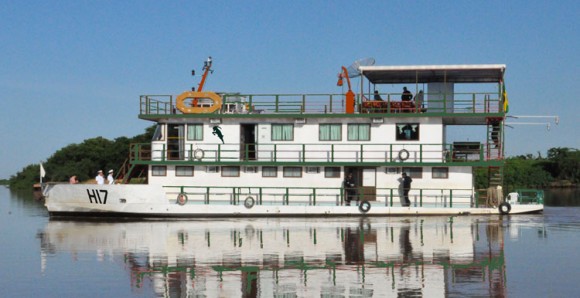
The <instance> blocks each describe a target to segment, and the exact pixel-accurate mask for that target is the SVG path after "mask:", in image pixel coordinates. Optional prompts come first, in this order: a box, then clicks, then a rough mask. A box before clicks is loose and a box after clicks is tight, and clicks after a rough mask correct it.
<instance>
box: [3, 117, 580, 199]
mask: <svg viewBox="0 0 580 298" xmlns="http://www.w3.org/2000/svg"><path fill="white" fill-rule="evenodd" d="M154 131H155V125H153V126H150V127H148V128H147V129H146V130H145V133H143V134H140V135H137V136H135V137H133V138H127V137H120V138H117V139H114V140H108V139H105V138H102V137H97V138H92V139H87V140H85V141H84V142H82V143H80V144H71V145H68V146H66V147H64V148H62V149H60V150H58V151H57V152H55V153H54V154H53V155H52V156H51V157H49V158H48V159H47V160H46V162H44V163H43V167H44V169H45V171H46V176H45V177H44V178H43V179H44V181H68V179H69V178H70V177H71V176H72V175H76V176H77V178H78V179H79V180H80V181H87V180H90V179H94V177H95V176H96V174H97V171H98V170H103V171H105V172H106V171H108V170H109V169H114V170H115V171H118V170H119V167H121V166H122V165H123V163H124V162H125V160H126V159H127V157H128V156H129V148H130V144H132V143H149V142H150V141H151V139H152V137H153V133H154ZM39 167H40V165H39V164H31V165H28V166H26V167H24V168H23V169H22V170H21V171H20V172H18V173H17V174H16V175H14V176H12V177H11V178H10V179H9V180H8V181H2V182H4V184H6V183H7V184H8V185H9V186H10V188H12V189H30V188H31V186H32V185H33V184H34V183H37V182H38V181H39V180H40V168H39ZM579 180H580V151H578V149H572V148H559V147H558V148H551V149H549V150H548V152H547V156H546V157H542V156H541V154H539V153H538V156H533V155H531V154H527V155H519V156H515V157H510V158H507V159H506V161H505V167H504V180H503V188H504V189H506V190H508V191H511V190H514V189H516V188H547V187H575V186H576V185H577V184H578V182H579ZM488 181H489V180H488V169H487V168H478V169H476V170H475V187H476V188H478V189H480V188H486V187H487V186H488Z"/></svg>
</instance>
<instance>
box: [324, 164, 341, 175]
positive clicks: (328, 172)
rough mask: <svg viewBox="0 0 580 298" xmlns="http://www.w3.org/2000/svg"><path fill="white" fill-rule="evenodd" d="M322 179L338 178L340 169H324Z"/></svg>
mask: <svg viewBox="0 0 580 298" xmlns="http://www.w3.org/2000/svg"><path fill="white" fill-rule="evenodd" d="M324 178H340V167H325V168H324Z"/></svg>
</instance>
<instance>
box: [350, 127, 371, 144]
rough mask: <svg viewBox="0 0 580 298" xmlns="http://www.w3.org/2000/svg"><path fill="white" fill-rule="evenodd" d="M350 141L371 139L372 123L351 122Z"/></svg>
mask: <svg viewBox="0 0 580 298" xmlns="http://www.w3.org/2000/svg"><path fill="white" fill-rule="evenodd" d="M347 130H348V140H349V141H370V140H371V125H370V124H349V125H348V128H347Z"/></svg>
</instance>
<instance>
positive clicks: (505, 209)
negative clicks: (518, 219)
mask: <svg viewBox="0 0 580 298" xmlns="http://www.w3.org/2000/svg"><path fill="white" fill-rule="evenodd" d="M497 208H498V209H499V214H502V215H506V214H509V213H510V211H511V210H512V205H510V203H508V202H503V203H501V204H499V207H497Z"/></svg>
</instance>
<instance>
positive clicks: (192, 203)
mask: <svg viewBox="0 0 580 298" xmlns="http://www.w3.org/2000/svg"><path fill="white" fill-rule="evenodd" d="M202 189H203V188H201V187H197V188H194V187H161V186H156V185H78V184H76V185H67V184H57V185H50V186H49V187H48V188H47V189H45V194H46V196H45V197H46V201H45V205H46V207H47V209H48V211H49V213H50V214H51V215H68V216H79V215H80V216H94V215H97V216H99V217H102V216H120V217H142V218H147V217H167V218H173V217H175V218H206V217H329V216H337V217H340V216H407V215H492V214H521V213H535V212H541V211H542V210H543V205H542V204H535V203H528V204H520V203H518V202H511V204H510V203H509V202H504V203H501V204H499V206H494V205H489V206H484V205H481V206H480V205H479V204H478V200H475V201H474V200H473V199H472V198H465V197H459V198H455V197H453V191H450V192H449V193H448V194H449V196H447V195H445V194H444V195H442V196H439V197H436V196H433V197H429V196H426V195H425V196H422V197H418V196H417V195H413V194H412V193H409V196H410V197H411V198H412V199H411V202H412V203H411V206H409V207H402V206H401V205H400V204H396V203H395V202H394V201H395V198H397V196H398V198H399V199H400V198H401V194H400V193H398V194H397V195H395V194H394V193H395V192H394V190H391V191H390V192H391V193H393V195H392V196H390V197H384V198H381V197H376V198H375V200H374V201H372V200H371V201H369V200H364V199H361V200H360V201H356V199H355V200H354V201H353V202H352V205H350V206H349V205H347V204H346V203H345V199H346V198H345V196H344V192H343V191H342V190H341V189H333V188H328V189H312V192H309V191H308V189H306V188H297V187H296V188H289V187H288V188H272V189H265V188H256V189H254V190H252V189H251V188H248V189H246V190H241V189H239V188H232V189H231V192H230V191H227V189H225V188H219V187H216V188H211V187H205V192H202V191H200V190H202ZM251 191H255V192H251ZM423 191H424V190H421V192H423ZM332 192H334V193H332ZM413 196H414V198H413Z"/></svg>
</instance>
